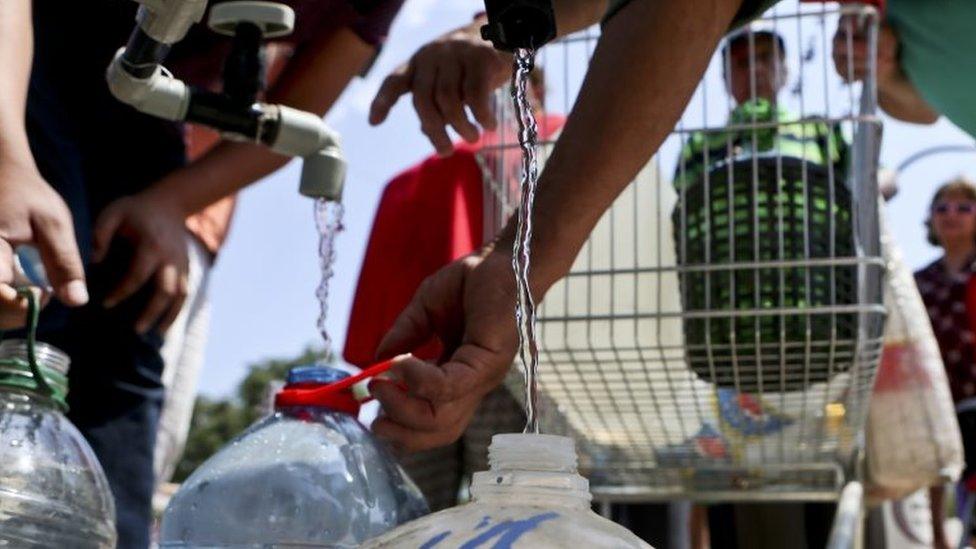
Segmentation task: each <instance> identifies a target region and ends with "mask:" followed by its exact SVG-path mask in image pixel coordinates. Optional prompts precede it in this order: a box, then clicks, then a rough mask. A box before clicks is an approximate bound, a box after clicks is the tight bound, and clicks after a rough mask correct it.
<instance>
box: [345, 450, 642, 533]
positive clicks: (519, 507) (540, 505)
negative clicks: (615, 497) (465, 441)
mask: <svg viewBox="0 0 976 549" xmlns="http://www.w3.org/2000/svg"><path fill="white" fill-rule="evenodd" d="M488 460H489V464H490V470H488V471H482V472H480V473H475V475H474V479H473V481H472V483H471V496H472V501H471V502H470V503H468V504H465V505H460V506H458V507H454V508H452V509H447V510H444V511H441V512H439V513H435V514H433V515H430V516H427V517H424V518H422V519H420V520H416V521H414V522H411V523H409V524H405V525H403V526H401V527H399V528H397V529H396V530H393V531H391V532H388V533H387V534H384V535H382V536H380V537H377V538H375V539H372V540H370V541H368V542H367V543H365V544H364V545H363V548H364V549H380V548H383V549H408V548H409V549H416V548H418V547H419V548H424V549H448V548H455V547H470V548H482V547H505V548H511V549H529V548H531V549H550V548H551V549H557V548H558V549H564V548H566V547H586V548H587V549H597V548H607V549H609V548H613V549H620V548H627V547H631V548H649V547H650V546H649V545H648V544H646V543H644V542H643V541H641V539H640V538H638V537H637V536H635V535H634V534H633V533H631V532H630V531H629V530H627V529H626V528H624V527H623V526H620V525H619V524H615V523H613V522H611V521H609V520H607V519H605V518H603V517H601V516H600V515H598V514H596V513H594V512H593V511H592V510H590V500H591V499H592V497H591V495H590V491H589V483H588V482H587V480H586V479H585V478H583V477H581V476H580V475H579V474H577V472H576V449H575V445H574V443H573V440H572V439H569V438H566V437H560V436H554V435H530V434H504V435H495V436H494V437H493V438H492V441H491V446H490V447H489V449H488Z"/></svg>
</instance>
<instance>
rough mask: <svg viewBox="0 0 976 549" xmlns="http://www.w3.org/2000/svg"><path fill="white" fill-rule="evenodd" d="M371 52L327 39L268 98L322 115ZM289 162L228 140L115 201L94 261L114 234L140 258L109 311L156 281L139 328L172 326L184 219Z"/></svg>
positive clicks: (181, 291) (178, 298) (181, 293)
mask: <svg viewBox="0 0 976 549" xmlns="http://www.w3.org/2000/svg"><path fill="white" fill-rule="evenodd" d="M373 53H374V48H373V47H372V46H371V45H369V44H367V43H366V42H364V41H363V40H362V39H361V38H359V36H357V35H356V34H355V33H353V32H352V31H351V30H348V29H341V30H339V31H337V32H335V33H330V34H328V35H326V36H323V37H321V38H320V39H318V40H317V41H314V42H313V43H311V44H309V45H308V46H307V47H306V48H305V49H304V50H303V51H301V52H300V53H299V54H297V55H296V57H295V58H294V59H292V60H291V61H290V62H289V64H288V65H287V67H286V68H285V70H284V72H283V73H282V75H281V77H280V78H279V79H278V81H277V82H276V83H275V85H274V86H273V87H272V88H271V89H270V90H269V91H268V94H267V96H268V99H269V101H272V102H277V103H283V104H286V105H290V106H293V107H296V108H299V109H302V110H307V111H311V112H316V113H321V114H325V112H326V111H328V110H329V108H331V107H332V104H333V103H335V101H336V99H337V98H338V97H339V95H340V94H341V93H342V90H343V89H345V87H346V85H347V84H348V83H349V81H350V80H352V78H353V77H354V76H356V75H357V74H359V73H360V71H361V70H362V69H363V67H364V66H365V65H366V63H367V62H368V61H369V60H370V59H371V57H372V54H373ZM289 160H290V158H288V157H285V156H281V155H279V154H276V153H274V152H272V151H270V150H268V149H266V148H264V147H260V146H257V145H253V144H248V143H235V142H229V141H225V142H222V143H220V144H218V145H217V146H215V147H213V148H212V149H211V150H209V151H208V152H207V153H206V154H204V155H203V156H202V157H200V158H199V159H198V160H196V161H195V162H191V163H190V164H188V165H187V166H186V167H184V168H182V169H180V170H177V171H175V172H173V173H170V174H168V175H166V176H165V177H163V178H162V179H161V180H159V181H158V182H156V183H155V184H154V185H153V186H151V187H150V188H148V189H146V190H145V191H143V192H142V193H139V194H137V195H133V196H130V197H126V198H123V199H120V200H118V201H116V202H114V203H113V204H111V205H110V206H109V207H108V208H106V209H105V211H104V212H102V214H101V215H100V217H99V219H98V221H97V222H96V225H95V254H94V255H95V260H96V261H100V260H101V259H103V258H104V256H105V254H106V253H107V251H108V249H109V245H110V244H111V241H112V238H113V237H114V236H115V235H116V234H117V233H118V234H120V235H122V236H124V237H126V238H127V239H128V240H130V241H131V242H133V243H134V244H135V248H136V253H135V256H134V259H133V262H132V264H131V266H130V270H129V272H128V273H127V275H126V276H125V277H124V278H123V280H122V281H121V282H120V283H119V285H118V286H117V287H116V288H114V289H113V290H112V292H111V293H110V294H109V295H108V296H107V297H106V300H105V304H106V306H109V307H112V306H115V305H116V304H118V303H119V302H121V301H123V300H124V299H126V298H128V297H129V296H131V295H133V294H134V293H135V292H136V291H138V290H139V288H141V287H142V286H143V285H144V284H145V283H146V282H147V281H148V280H149V279H150V278H152V279H154V281H155V284H156V291H155V293H154V295H153V297H152V298H151V299H150V301H149V304H148V305H147V306H146V308H145V309H144V310H143V312H142V313H141V315H140V317H139V318H138V319H137V320H136V329H137V330H138V331H140V332H144V331H146V330H148V329H150V328H151V327H152V326H153V325H158V326H159V327H160V328H162V329H165V328H166V327H168V326H169V324H171V323H172V322H173V320H175V319H176V316H177V314H178V313H179V310H180V307H181V306H182V302H183V298H184V297H185V294H186V269H187V259H186V245H185V242H186V229H185V226H184V224H185V220H186V218H187V217H188V216H189V215H191V214H193V213H196V212H198V211H200V210H201V209H203V208H205V207H206V206H208V205H210V204H212V203H214V202H216V201H217V200H219V199H221V198H223V197H225V196H229V195H231V194H233V193H235V192H237V191H238V190H240V189H242V188H243V187H245V186H247V185H249V184H251V183H253V182H255V181H257V180H258V179H260V178H262V177H264V176H266V175H268V174H270V173H272V172H274V171H275V170H277V169H278V168H280V167H281V166H283V165H284V164H286V163H287V162H288V161H289Z"/></svg>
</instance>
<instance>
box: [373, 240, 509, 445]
mask: <svg viewBox="0 0 976 549" xmlns="http://www.w3.org/2000/svg"><path fill="white" fill-rule="evenodd" d="M515 295H516V294H515V276H514V274H513V273H512V260H511V255H510V253H506V252H500V251H497V250H496V251H486V252H482V253H481V254H478V255H471V256H468V257H465V258H462V259H459V260H457V261H455V262H453V263H451V264H449V265H447V266H446V267H444V268H442V269H441V270H440V271H437V272H436V273H434V274H433V275H431V276H429V277H428V278H427V279H426V280H424V282H423V284H421V286H420V288H418V290H417V293H416V294H415V295H414V297H413V300H412V301H411V302H410V304H409V305H407V308H406V309H404V311H403V313H401V314H400V316H399V318H397V320H396V322H395V323H394V325H393V327H392V328H391V329H390V331H389V332H388V333H387V334H386V337H385V338H384V339H383V341H382V342H381V343H380V346H379V349H378V353H377V354H378V355H379V356H380V357H389V356H393V355H396V354H398V353H406V352H409V351H410V350H411V349H413V348H415V347H417V346H418V345H420V344H422V343H424V342H426V341H427V340H428V339H429V338H430V336H431V335H436V336H438V337H439V338H440V340H441V342H442V343H443V344H444V348H445V356H446V357H449V358H447V360H446V361H445V362H444V363H443V364H439V365H438V364H434V363H432V362H426V361H423V360H419V359H417V358H414V357H412V356H409V355H407V356H402V357H399V358H398V359H397V360H396V363H395V364H394V366H393V368H392V369H391V372H392V377H393V378H394V379H395V380H398V381H400V382H402V383H404V384H405V385H406V387H407V390H406V391H403V390H402V389H400V388H398V387H397V386H396V384H394V383H390V382H387V381H383V380H376V381H374V382H372V383H371V385H370V390H371V392H372V394H373V396H374V397H375V398H376V399H377V400H378V401H379V402H380V403H381V404H382V405H383V411H384V415H383V416H381V417H380V418H379V419H377V420H376V421H375V422H374V423H373V432H374V433H375V434H376V435H377V436H378V437H380V438H382V439H386V440H388V441H390V442H392V443H393V445H394V447H396V448H398V449H400V450H403V451H407V452H414V451H419V450H424V449H428V448H436V447H438V446H443V445H445V444H449V443H451V442H453V441H454V440H457V439H458V437H460V436H461V434H462V433H463V432H464V429H465V428H466V427H467V425H468V423H469V422H470V421H471V417H472V416H473V415H474V412H475V410H476V409H477V407H478V403H479V402H480V401H481V399H482V398H483V397H484V395H485V394H487V393H488V392H489V391H491V390H492V389H493V388H495V387H496V386H498V385H499V384H500V383H501V382H502V381H503V380H504V378H505V374H506V373H507V372H508V369H509V367H510V366H511V364H512V359H513V358H514V357H515V353H516V351H517V348H518V336H517V333H516V328H515Z"/></svg>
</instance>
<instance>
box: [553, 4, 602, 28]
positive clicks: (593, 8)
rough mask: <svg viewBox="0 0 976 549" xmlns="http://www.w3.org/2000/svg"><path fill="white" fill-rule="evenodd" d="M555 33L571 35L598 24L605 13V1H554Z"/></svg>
mask: <svg viewBox="0 0 976 549" xmlns="http://www.w3.org/2000/svg"><path fill="white" fill-rule="evenodd" d="M553 7H554V8H555V10H556V32H557V34H558V35H559V36H565V35H567V34H572V33H574V32H576V31H578V30H582V29H585V28H586V27H589V26H590V25H593V24H595V23H599V22H600V18H602V17H603V14H604V13H605V12H606V11H607V0H555V1H554V2H553Z"/></svg>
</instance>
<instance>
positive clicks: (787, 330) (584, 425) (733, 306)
mask: <svg viewBox="0 0 976 549" xmlns="http://www.w3.org/2000/svg"><path fill="white" fill-rule="evenodd" d="M842 15H849V16H852V17H851V18H845V19H844V24H847V25H860V26H862V27H861V28H864V29H865V30H866V32H867V35H868V36H869V43H870V44H872V45H873V44H874V43H875V41H876V32H877V27H878V20H879V15H878V12H877V11H876V10H875V8H873V7H870V6H865V5H853V4H843V5H836V4H795V3H794V4H789V3H784V4H782V5H780V6H778V7H777V8H774V10H773V11H771V12H770V13H768V14H766V16H765V18H764V20H763V22H764V23H763V26H762V27H761V29H762V30H757V29H760V27H752V28H751V29H752V30H749V31H746V35H745V36H746V38H745V39H746V40H747V41H748V47H749V52H750V54H754V53H755V51H756V49H755V48H756V44H757V43H758V42H759V38H757V36H758V35H757V34H756V33H758V32H773V33H775V34H776V35H779V36H780V37H781V40H780V41H777V40H774V41H773V47H774V48H775V49H776V50H777V51H776V54H777V55H776V56H774V58H776V59H781V60H779V61H776V63H775V64H776V66H775V71H777V74H778V73H779V72H778V71H783V74H786V71H788V72H789V75H790V76H789V77H788V78H786V79H785V80H788V85H787V86H786V88H787V89H784V90H783V91H782V92H781V93H780V94H779V99H778V101H776V102H775V103H773V105H772V106H773V107H774V108H773V109H772V111H774V115H773V116H769V115H768V112H767V111H769V110H770V109H769V107H770V105H766V111H764V110H763V109H762V108H756V109H753V110H752V111H751V113H750V112H749V109H746V114H745V115H744V116H745V118H743V117H742V116H743V115H742V112H740V113H739V115H737V116H738V118H735V119H733V120H731V121H730V120H729V119H728V118H729V117H728V116H727V115H728V113H729V112H730V111H733V110H735V109H736V103H735V99H734V98H733V97H732V95H731V94H730V92H729V90H728V89H727V88H726V86H724V85H723V83H722V82H723V74H725V73H727V72H728V71H730V70H732V61H733V60H732V54H731V53H730V52H729V51H728V50H727V49H722V48H720V50H719V51H718V52H717V53H716V55H715V58H714V59H713V60H712V63H711V65H710V67H709V69H708V71H707V73H706V75H705V77H704V79H703V81H702V83H701V84H700V85H699V87H698V89H697V91H696V93H695V95H694V96H693V98H692V101H691V102H690V104H689V107H688V109H687V110H686V112H685V114H684V116H683V117H682V119H681V122H680V123H679V124H678V126H677V128H676V129H675V130H674V132H673V133H672V134H671V135H670V137H669V138H668V139H667V141H666V142H665V143H664V145H663V146H662V147H661V149H660V150H659V152H658V154H657V155H656V157H655V158H654V159H653V160H652V161H651V162H650V163H649V164H648V165H647V166H646V167H645V168H644V169H643V170H642V171H641V173H640V174H639V175H638V176H637V178H636V179H635V180H634V181H633V182H632V183H631V184H630V185H629V186H628V187H627V188H626V190H624V191H623V193H622V194H621V195H620V196H619V197H618V199H617V200H616V201H615V202H614V204H613V206H612V207H611V208H610V210H608V211H607V212H606V214H605V215H604V216H603V218H602V219H601V220H600V222H599V224H598V225H597V226H596V228H595V230H594V231H593V233H592V235H591V236H590V238H589V241H588V242H587V243H586V244H585V246H584V247H583V249H582V250H581V252H580V253H579V255H578V257H577V259H576V261H575V263H574V265H573V267H572V269H571V271H570V272H569V274H568V275H567V276H566V277H565V278H564V279H563V280H562V281H561V282H559V283H558V284H556V285H555V286H554V287H553V288H551V290H550V291H549V293H548V294H547V296H546V298H545V300H544V302H543V303H542V305H541V307H540V309H539V318H538V322H539V324H538V334H539V339H540V345H541V349H540V365H539V375H540V377H539V384H540V392H541V397H540V401H541V404H540V408H541V420H542V421H541V423H542V430H543V432H547V433H561V434H567V435H569V436H573V437H574V438H575V439H576V440H577V444H578V447H579V449H580V454H581V456H580V457H581V464H582V468H583V469H584V470H585V473H586V475H587V476H588V478H589V480H590V486H591V490H592V491H593V493H594V495H595V497H596V498H597V499H598V500H602V501H615V502H622V501H641V502H644V501H655V500H671V499H679V498H680V499H690V500H693V501H700V502H719V501H725V502H729V501H749V502H757V501H837V500H838V499H839V498H841V494H842V493H843V494H844V498H841V499H842V503H841V505H840V509H841V512H840V514H839V516H846V517H848V518H849V519H851V520H839V521H838V522H837V523H836V524H835V528H836V529H837V532H836V533H837V534H838V536H841V537H843V535H846V536H848V537H847V539H848V540H850V539H853V532H854V531H855V530H856V528H857V524H858V523H857V521H856V520H853V519H854V518H857V517H858V516H859V515H860V509H861V506H862V505H861V489H860V485H859V484H858V482H857V481H858V480H859V479H860V478H861V469H860V463H861V448H862V445H863V436H862V435H863V433H862V431H863V425H864V422H865V417H866V412H867V403H868V397H869V395H870V390H871V387H872V383H873V379H874V373H875V369H876V367H877V363H878V359H879V356H880V351H881V339H882V331H883V324H884V316H885V315H884V307H883V305H882V279H883V270H884V267H883V265H884V262H883V260H882V257H881V253H880V244H879V236H878V211H877V206H878V190H877V182H876V180H877V175H876V170H877V160H878V145H879V137H880V121H879V119H878V117H877V116H876V113H875V89H874V84H873V83H874V68H873V66H872V67H869V71H868V74H867V76H866V78H865V79H864V80H863V81H862V82H859V83H855V84H853V85H845V84H843V83H842V82H841V80H840V79H839V78H838V77H837V76H836V73H835V69H834V65H833V61H832V60H831V54H832V51H831V40H832V36H833V34H834V30H835V29H836V27H837V25H838V22H839V20H840V17H841V16H842ZM597 38H598V31H595V30H592V29H591V30H588V31H585V32H582V33H579V34H576V35H573V36H570V37H567V38H565V39H563V40H561V41H559V42H557V43H555V44H552V45H550V46H548V47H547V48H545V49H544V50H542V51H541V52H540V54H539V57H538V60H537V61H538V63H537V64H538V65H540V66H542V67H544V69H545V71H546V74H547V79H546V88H547V90H548V93H547V97H546V106H547V110H549V111H550V112H552V111H556V112H558V111H560V108H558V107H556V106H557V105H560V106H561V109H562V112H568V110H569V108H570V107H571V105H572V103H573V98H574V97H575V94H576V91H577V90H578V88H579V85H580V82H581V80H582V77H583V74H584V72H585V70H586V66H587V62H588V60H589V56H590V54H591V53H592V51H593V49H594V46H595V44H596V41H597ZM780 49H782V52H780V51H779V50H780ZM779 53H783V54H784V57H783V58H779V57H778V54H779ZM752 78H753V81H752V83H751V88H752V97H751V98H750V100H751V101H753V102H755V101H756V100H757V99H758V97H757V95H756V89H757V85H756V81H755V76H753V77H752ZM508 102H509V98H508V97H505V96H500V98H499V105H498V110H499V117H500V122H501V124H500V127H502V128H505V127H510V126H511V125H512V123H513V122H512V113H511V109H510V107H508ZM776 108H782V110H783V111H789V112H790V113H794V114H781V113H778V111H776ZM763 112H766V114H765V115H764V114H762V113H763ZM733 116H736V115H733ZM499 136H500V137H498V142H497V143H495V144H493V145H491V146H489V147H487V148H486V149H485V151H483V152H482V154H481V156H480V162H481V165H482V168H483V170H484V173H485V198H486V212H485V233H486V237H490V236H492V235H494V234H495V232H496V231H497V230H498V229H499V227H500V226H501V224H503V223H504V222H505V221H506V220H507V219H508V217H509V216H510V215H511V213H512V211H513V210H514V208H515V207H516V206H517V202H518V198H517V197H518V193H517V190H518V189H517V185H518V181H517V176H518V169H517V167H513V163H514V164H516V165H517V163H518V159H519V156H518V152H517V144H516V143H515V141H514V139H508V140H506V139H505V136H506V132H504V131H502V132H500V133H499ZM784 136H785V137H784ZM838 139H842V140H843V141H844V142H849V143H850V145H849V147H846V148H845V147H842V146H841V145H842V143H838V141H837V140H838ZM786 141H790V142H791V143H792V144H793V145H796V144H797V143H799V147H792V148H791V147H790V146H787V145H788V144H787V143H786ZM551 146H552V142H551V141H550V142H544V143H541V144H540V149H541V151H540V152H541V157H542V158H543V159H544V158H545V156H546V153H547V152H548V151H549V149H550V147H551ZM839 146H840V148H838V147H839ZM807 147H812V148H815V149H817V150H818V151H820V152H821V153H822V154H820V156H819V157H815V156H816V155H814V154H810V153H809V152H808V151H807V150H806V148H807ZM824 151H827V152H824ZM831 151H833V152H831ZM608 161H612V160H611V159H608ZM509 381H510V387H511V388H512V392H513V394H515V395H516V396H517V397H519V398H522V395H523V387H522V379H521V373H520V371H519V370H518V369H513V374H512V375H511V376H510V379H509ZM837 539H840V538H837Z"/></svg>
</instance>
